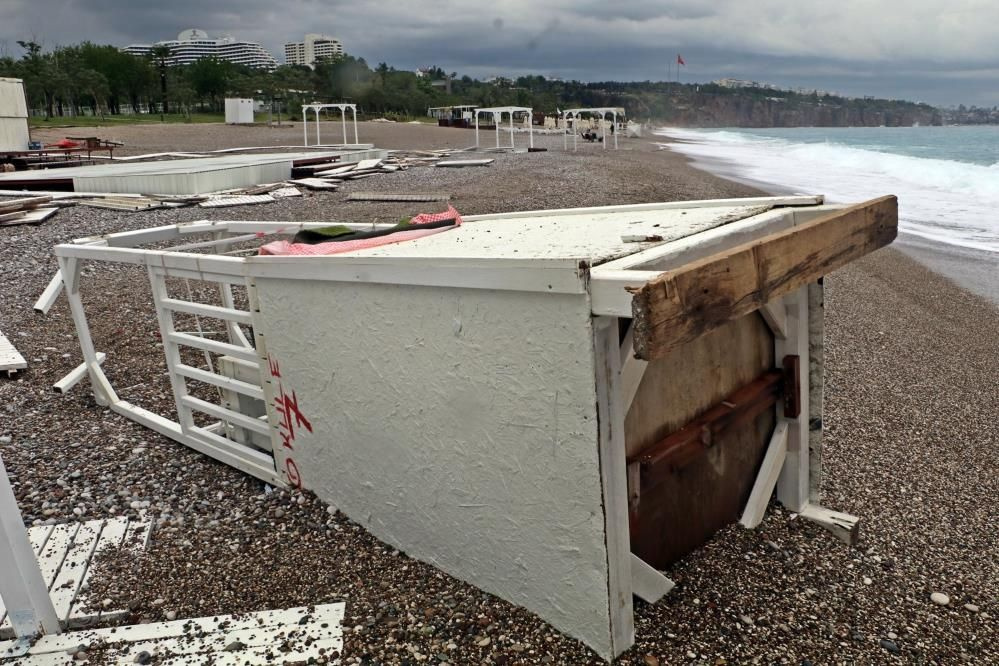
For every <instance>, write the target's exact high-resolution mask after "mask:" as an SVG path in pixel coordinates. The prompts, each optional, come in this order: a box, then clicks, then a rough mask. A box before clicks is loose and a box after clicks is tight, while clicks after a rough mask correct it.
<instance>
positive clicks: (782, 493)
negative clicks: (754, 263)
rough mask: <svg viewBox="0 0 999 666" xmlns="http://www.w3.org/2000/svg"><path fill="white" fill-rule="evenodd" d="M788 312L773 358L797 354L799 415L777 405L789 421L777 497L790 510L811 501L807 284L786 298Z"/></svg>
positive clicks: (780, 419) (780, 420)
mask: <svg viewBox="0 0 999 666" xmlns="http://www.w3.org/2000/svg"><path fill="white" fill-rule="evenodd" d="M784 306H785V312H786V315H787V337H786V338H785V339H783V340H781V339H779V338H778V339H776V340H775V341H774V358H775V360H776V362H777V364H778V365H780V364H781V362H782V359H783V358H784V357H785V356H789V355H791V356H797V357H798V381H799V386H800V396H799V402H800V405H801V412H800V413H799V414H798V418H795V419H789V418H787V417H785V416H784V410H783V406H782V405H780V404H778V407H777V422H778V423H787V426H788V433H787V457H786V459H785V461H784V467H783V469H782V470H781V473H780V478H779V479H778V481H777V499H779V500H780V502H781V504H783V505H784V506H786V507H787V508H788V509H790V510H791V511H801V510H802V509H803V508H805V506H806V505H807V504H808V473H809V471H808V392H809V391H808V286H807V285H806V286H803V287H801V288H800V289H798V290H797V291H795V292H793V293H791V294H788V295H787V296H785V297H784Z"/></svg>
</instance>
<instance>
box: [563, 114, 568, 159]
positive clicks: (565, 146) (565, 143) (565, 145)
mask: <svg viewBox="0 0 999 666" xmlns="http://www.w3.org/2000/svg"><path fill="white" fill-rule="evenodd" d="M562 150H569V123H568V122H567V120H566V117H565V111H563V112H562Z"/></svg>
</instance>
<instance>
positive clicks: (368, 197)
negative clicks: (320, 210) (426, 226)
mask: <svg viewBox="0 0 999 666" xmlns="http://www.w3.org/2000/svg"><path fill="white" fill-rule="evenodd" d="M450 198H451V197H450V195H448V194H434V193H431V192H428V193H419V192H351V193H350V195H349V196H348V197H347V201H447V200H448V199H450Z"/></svg>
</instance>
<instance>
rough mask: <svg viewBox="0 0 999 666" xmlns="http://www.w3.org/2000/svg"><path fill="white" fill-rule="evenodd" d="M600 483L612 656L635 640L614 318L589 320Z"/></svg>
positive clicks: (618, 357) (618, 363)
mask: <svg viewBox="0 0 999 666" xmlns="http://www.w3.org/2000/svg"><path fill="white" fill-rule="evenodd" d="M593 324H594V326H593V336H594V340H593V342H594V354H595V360H596V368H595V375H596V376H595V379H596V386H597V418H598V422H599V457H600V477H601V478H600V480H601V486H602V489H603V500H604V529H605V533H606V543H607V584H608V590H609V592H610V609H609V610H610V642H611V644H610V647H611V651H610V654H609V655H608V654H604V655H603V656H604V657H607V658H609V659H610V658H613V657H616V656H617V655H619V654H620V653H622V652H624V651H625V650H627V649H628V648H629V647H631V645H632V644H633V643H634V642H635V618H634V611H633V602H632V598H631V597H632V591H633V586H632V585H633V584H632V559H631V536H630V533H629V529H628V480H627V472H626V469H625V467H626V460H625V443H624V409H623V407H624V406H623V405H622V404H621V390H620V385H619V381H620V380H619V378H620V376H621V341H620V339H619V338H620V336H619V335H618V323H617V318H616V317H595V318H594V320H593Z"/></svg>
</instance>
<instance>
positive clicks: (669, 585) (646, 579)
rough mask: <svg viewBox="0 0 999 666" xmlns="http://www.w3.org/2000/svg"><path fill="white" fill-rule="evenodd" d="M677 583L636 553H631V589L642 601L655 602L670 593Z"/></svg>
mask: <svg viewBox="0 0 999 666" xmlns="http://www.w3.org/2000/svg"><path fill="white" fill-rule="evenodd" d="M674 585H675V583H674V582H673V581H672V580H670V579H669V578H667V577H666V576H664V575H663V574H662V572H660V571H659V570H658V569H655V568H653V567H652V566H651V565H649V564H648V563H647V562H646V561H645V560H643V559H642V558H640V557H639V556H638V555H635V554H634V553H632V554H631V589H632V592H634V593H635V596H636V597H638V598H639V599H641V600H642V601H644V602H646V603H650V604H654V603H656V602H657V601H659V600H660V599H662V598H663V597H664V596H666V595H667V594H669V591H670V590H672V589H673V586H674Z"/></svg>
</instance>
